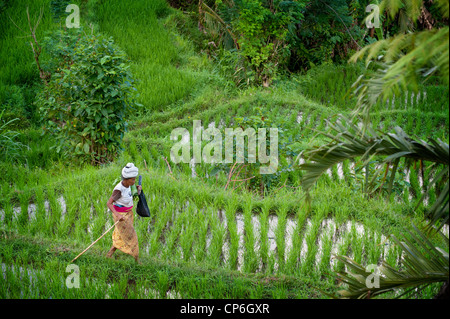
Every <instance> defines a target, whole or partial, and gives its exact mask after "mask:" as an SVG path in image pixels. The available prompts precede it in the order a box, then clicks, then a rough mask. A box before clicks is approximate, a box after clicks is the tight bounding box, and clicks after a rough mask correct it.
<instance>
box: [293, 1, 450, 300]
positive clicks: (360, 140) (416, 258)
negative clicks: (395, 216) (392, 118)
mask: <svg viewBox="0 0 450 319" xmlns="http://www.w3.org/2000/svg"><path fill="white" fill-rule="evenodd" d="M437 4H438V6H439V8H440V9H441V13H442V15H443V16H444V17H448V9H449V2H448V0H440V1H437ZM422 6H423V3H422V1H413V2H410V1H403V0H394V1H387V0H386V1H383V2H382V3H381V5H380V7H381V9H382V11H385V10H387V11H388V12H389V14H390V16H391V17H395V15H396V14H398V13H399V11H400V10H404V9H406V10H404V11H403V12H406V14H407V17H408V19H410V21H412V22H415V21H417V19H419V17H420V12H423V10H421V8H423V7H422ZM366 53H368V56H367V58H366V65H367V66H369V65H371V64H372V63H373V64H375V65H376V67H375V73H374V74H371V75H370V76H367V74H363V75H362V76H361V77H360V78H359V79H358V80H357V81H356V82H355V84H354V86H355V87H356V89H355V94H356V95H357V96H358V100H357V108H356V110H355V114H360V113H361V112H362V114H363V116H364V119H365V121H364V124H365V125H360V126H358V125H357V124H355V123H354V122H352V121H351V120H349V119H344V118H340V122H339V121H338V122H337V123H336V124H334V125H333V124H330V128H331V130H334V136H333V135H331V134H329V135H328V134H327V135H326V136H328V138H331V142H329V143H328V144H326V145H324V146H321V147H318V148H316V149H312V150H308V151H306V152H305V153H304V154H303V155H304V157H305V159H306V160H307V163H305V164H302V165H300V167H301V169H304V170H306V171H307V172H306V174H305V175H304V177H303V185H304V187H305V189H306V190H307V191H308V190H310V189H311V187H312V186H313V185H314V183H315V182H316V181H317V179H318V177H319V176H320V175H321V174H322V173H323V172H325V171H326V170H327V169H328V168H330V167H332V166H333V165H335V164H337V163H339V162H343V161H345V160H347V159H356V158H361V160H362V161H363V164H367V163H369V161H370V160H371V159H372V158H373V157H374V156H383V157H384V158H385V159H384V162H385V163H392V169H390V173H391V176H390V180H389V188H388V192H389V193H390V192H391V191H392V187H393V181H394V179H395V174H396V172H397V170H398V168H399V163H400V161H401V160H402V159H405V166H409V165H411V163H412V162H413V161H423V162H431V163H432V164H433V165H434V166H433V165H432V166H431V167H434V169H436V171H435V172H434V174H430V175H428V176H433V175H434V177H430V179H431V180H430V181H427V182H428V183H427V184H428V187H427V190H426V192H425V194H424V195H423V196H422V197H421V198H420V199H419V201H418V204H421V203H423V199H424V197H425V196H426V195H427V194H428V193H429V191H430V189H431V188H432V187H437V185H443V188H442V189H439V190H438V189H436V191H438V194H439V195H438V196H437V198H436V200H435V202H434V203H433V204H432V205H431V207H430V208H429V209H428V214H427V215H428V216H427V217H429V218H430V220H429V222H428V224H427V226H426V229H427V235H430V234H431V230H432V229H433V226H434V225H435V224H436V223H439V226H438V227H437V229H438V230H439V229H440V228H442V227H443V225H444V223H448V215H449V206H448V205H449V194H448V191H449V180H448V179H449V168H448V167H449V146H448V144H446V143H444V142H442V141H440V140H438V141H436V140H434V139H430V140H429V143H426V142H424V141H416V140H414V139H412V138H410V137H409V136H408V135H406V134H405V133H404V132H403V130H402V129H401V128H399V127H396V128H395V133H387V134H386V133H381V134H378V133H376V132H375V131H374V130H373V129H372V128H371V126H370V123H369V121H368V119H369V114H370V110H371V108H372V107H373V106H374V105H375V104H376V103H377V102H378V101H379V100H380V99H383V100H385V99H387V98H388V97H392V95H393V94H395V93H397V94H398V93H400V92H401V91H402V90H406V89H409V90H413V91H414V90H415V91H417V88H418V85H419V83H421V82H423V80H426V79H428V78H429V77H430V76H431V75H434V76H437V77H438V78H439V79H440V80H441V81H442V82H443V83H447V84H448V74H449V73H448V72H449V69H448V55H449V42H448V26H445V27H442V28H440V29H431V30H428V31H421V32H409V33H406V34H404V33H400V34H397V35H395V36H393V37H391V38H388V39H385V40H379V41H377V42H375V43H374V44H372V45H369V46H366V47H365V48H364V49H362V50H361V51H359V52H358V53H357V54H355V55H354V56H353V58H352V59H351V61H357V60H358V59H359V58H361V57H363V56H365V54H366ZM354 119H355V118H354ZM338 120H339V119H338ZM308 161H311V162H308ZM438 167H439V168H438ZM368 171H369V170H368V169H366V172H368ZM367 180H368V176H367V177H366V181H367ZM417 207H418V206H417ZM417 207H416V208H417ZM418 234H419V235H416V238H417V236H419V237H420V238H421V240H417V242H416V243H415V244H411V243H410V242H407V241H406V239H405V242H406V244H404V243H401V242H400V241H399V240H396V239H394V241H396V242H397V244H398V245H399V246H400V247H401V249H403V250H404V251H405V252H406V254H405V257H404V258H403V259H402V262H403V264H405V265H406V266H405V269H403V270H401V271H394V269H393V268H392V267H390V266H388V265H387V264H386V263H384V262H382V273H383V274H384V275H385V277H384V278H383V280H380V288H379V289H377V290H376V291H375V290H373V288H372V290H371V289H368V288H367V287H365V288H362V286H361V285H365V281H364V282H363V281H362V280H361V279H362V277H361V276H362V275H363V273H364V274H365V275H366V277H367V275H368V274H369V273H367V272H366V270H365V268H364V267H362V266H361V265H359V264H358V263H356V262H355V261H353V260H351V259H349V258H347V257H338V258H339V259H341V260H342V261H345V263H346V264H347V266H348V267H349V270H348V271H347V272H345V273H344V274H340V276H341V278H342V279H343V280H344V282H346V283H347V284H348V288H347V290H346V291H345V292H343V291H341V296H343V297H353V298H355V297H370V296H371V295H372V296H373V295H374V294H375V295H376V294H381V293H384V292H387V291H391V290H393V289H396V288H400V287H403V288H405V287H417V286H421V285H423V284H428V283H431V282H442V281H445V282H446V283H445V284H444V286H445V287H447V289H446V293H447V294H448V253H445V252H444V251H441V250H438V252H437V250H436V249H435V248H434V247H431V246H432V245H431V244H429V241H428V239H426V234H422V233H420V232H419V233H418ZM411 235H412V234H411ZM391 236H392V235H391ZM412 236H414V235H412ZM393 238H394V237H393ZM425 240H426V241H425ZM447 241H448V239H447ZM420 250H424V251H425V252H424V253H420V254H419V253H418V252H419V251H420ZM430 256H431V257H430ZM351 271H353V275H352V274H351ZM435 273H438V274H439V276H434V275H435ZM366 277H364V278H366ZM437 277H439V278H437ZM365 286H367V285H365Z"/></svg>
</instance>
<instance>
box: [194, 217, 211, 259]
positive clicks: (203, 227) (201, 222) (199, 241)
mask: <svg viewBox="0 0 450 319" xmlns="http://www.w3.org/2000/svg"><path fill="white" fill-rule="evenodd" d="M208 226H209V219H208V217H207V216H206V215H205V214H204V210H202V211H201V212H200V213H199V216H198V218H196V227H197V234H196V245H195V250H194V254H195V260H196V262H197V263H198V264H200V263H202V262H203V260H204V258H205V256H206V242H207V240H206V237H207V235H208Z"/></svg>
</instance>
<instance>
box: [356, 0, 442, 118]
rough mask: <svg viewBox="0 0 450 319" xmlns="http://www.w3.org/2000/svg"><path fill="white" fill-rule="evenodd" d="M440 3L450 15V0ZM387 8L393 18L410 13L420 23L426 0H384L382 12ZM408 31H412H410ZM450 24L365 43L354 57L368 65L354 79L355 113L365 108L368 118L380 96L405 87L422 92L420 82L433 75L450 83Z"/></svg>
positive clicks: (397, 91)
mask: <svg viewBox="0 0 450 319" xmlns="http://www.w3.org/2000/svg"><path fill="white" fill-rule="evenodd" d="M436 5H437V6H438V8H439V9H440V13H441V15H442V16H443V17H444V18H446V19H448V17H449V1H448V0H439V1H436ZM384 11H387V12H388V14H389V15H390V17H391V18H395V17H396V15H398V14H406V17H407V19H408V21H409V22H410V23H412V24H414V23H416V22H417V20H419V18H421V17H422V14H423V12H424V7H423V2H422V1H406V0H394V1H387V0H385V1H382V2H381V4H380V12H384ZM406 31H408V32H406ZM448 57H449V27H448V23H447V25H446V26H443V27H441V28H431V29H429V30H424V31H420V32H411V31H409V30H405V31H404V32H400V33H398V34H396V35H394V36H392V37H389V38H386V39H380V40H379V41H377V42H375V43H373V44H370V45H368V46H366V47H364V48H363V49H362V50H360V51H358V52H357V53H356V54H354V55H353V56H352V57H351V59H350V61H351V62H356V61H358V60H360V59H364V58H365V63H366V66H367V68H368V69H372V70H375V72H370V73H365V74H363V75H361V76H360V77H359V79H358V80H357V81H356V82H355V83H354V85H353V86H354V88H355V90H354V94H355V95H356V96H357V108H356V110H355V113H360V112H363V114H364V116H365V118H366V120H367V119H368V117H369V112H370V110H371V108H372V106H374V105H375V104H376V103H377V102H378V101H379V100H382V101H386V100H387V99H389V98H392V96H393V95H397V96H398V95H399V94H400V93H401V92H402V91H413V92H416V93H417V92H418V90H419V87H420V84H422V83H424V82H425V81H427V80H429V79H430V78H431V77H432V76H434V77H435V78H438V79H439V80H440V81H441V83H443V84H445V85H448V83H449V82H448V79H449V59H448Z"/></svg>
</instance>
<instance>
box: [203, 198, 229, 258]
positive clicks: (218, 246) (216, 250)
mask: <svg viewBox="0 0 450 319" xmlns="http://www.w3.org/2000/svg"><path fill="white" fill-rule="evenodd" d="M207 213H208V214H210V215H212V216H211V218H210V232H211V243H210V245H209V249H208V263H210V264H211V265H212V266H214V267H219V266H220V265H221V263H222V257H223V256H222V247H223V243H224V239H225V234H226V233H225V232H226V229H225V226H224V225H223V224H222V223H221V222H220V221H219V219H218V218H217V217H215V216H214V212H213V211H211V208H209V207H208V208H207Z"/></svg>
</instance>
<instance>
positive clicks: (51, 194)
mask: <svg viewBox="0 0 450 319" xmlns="http://www.w3.org/2000/svg"><path fill="white" fill-rule="evenodd" d="M56 195H57V192H56V189H52V188H50V187H49V188H47V198H48V203H49V208H50V212H51V213H50V214H49V216H48V221H47V223H48V224H47V225H48V227H47V230H48V232H47V234H49V235H50V236H55V235H56V234H57V232H56V231H57V229H58V226H59V224H60V222H61V215H62V208H61V205H60V203H59V201H58V199H57V197H56Z"/></svg>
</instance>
